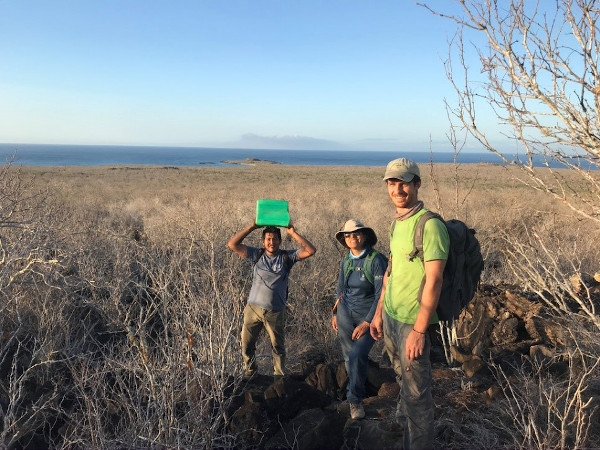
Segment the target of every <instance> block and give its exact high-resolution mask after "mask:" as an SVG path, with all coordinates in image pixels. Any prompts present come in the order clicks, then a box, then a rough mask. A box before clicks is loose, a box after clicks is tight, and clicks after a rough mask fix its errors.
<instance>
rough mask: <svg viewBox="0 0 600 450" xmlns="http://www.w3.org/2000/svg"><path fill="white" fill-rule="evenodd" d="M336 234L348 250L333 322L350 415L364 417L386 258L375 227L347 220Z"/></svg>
mask: <svg viewBox="0 0 600 450" xmlns="http://www.w3.org/2000/svg"><path fill="white" fill-rule="evenodd" d="M335 238H336V239H337V240H338V241H339V242H340V244H342V245H343V246H344V247H346V248H347V249H348V250H349V252H348V253H347V254H346V255H345V256H344V258H343V259H342V261H341V263H340V273H339V278H338V287H337V292H336V303H335V306H334V307H333V318H332V319H331V326H332V327H333V329H334V330H335V331H336V332H337V333H338V336H339V337H340V342H341V345H342V353H343V355H344V363H345V365H346V371H347V372H348V388H347V398H348V403H350V415H351V417H352V418H353V419H361V418H363V417H364V416H365V411H364V407H363V405H362V401H363V399H364V397H365V382H366V380H367V369H368V361H369V352H370V351H371V348H372V347H373V344H374V343H375V341H374V340H373V338H372V337H371V334H370V333H369V326H370V324H371V320H372V319H373V315H374V314H375V310H376V309H377V302H378V300H379V296H380V295H381V289H382V286H383V275H384V273H385V270H386V268H387V258H386V257H385V256H384V255H382V254H381V253H379V252H377V251H376V250H375V249H374V248H373V247H374V246H375V244H376V243H377V235H376V234H375V231H373V229H372V228H369V227H367V226H365V225H364V224H363V223H362V222H360V221H358V220H354V219H350V220H348V221H347V222H346V223H345V224H344V226H343V227H342V229H341V230H340V231H338V232H337V233H336V234H335Z"/></svg>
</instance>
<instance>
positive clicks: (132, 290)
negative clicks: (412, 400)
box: [0, 160, 600, 448]
mask: <svg viewBox="0 0 600 450" xmlns="http://www.w3.org/2000/svg"><path fill="white" fill-rule="evenodd" d="M420 167H421V173H422V175H423V176H422V179H423V187H422V189H421V191H420V192H419V195H420V197H422V198H423V200H424V202H425V205H426V207H428V208H429V209H432V210H434V211H438V212H440V213H441V214H442V216H443V217H445V218H446V219H450V218H458V219H461V220H463V221H465V222H466V223H467V224H468V225H469V226H471V227H473V228H475V229H476V231H477V237H478V239H479V241H480V242H481V245H482V253H483V255H484V258H485V261H486V266H485V270H484V274H483V280H482V286H481V289H480V292H479V293H478V295H477V297H476V299H475V300H474V301H473V303H472V304H471V305H470V306H469V309H468V310H467V311H466V312H465V313H464V315H463V317H461V321H460V322H459V323H458V325H457V327H456V330H455V334H454V335H451V334H448V333H447V330H446V331H445V330H444V329H443V328H442V329H441V330H440V333H438V334H437V336H438V338H439V342H438V351H437V353H436V358H435V364H434V378H435V380H436V381H435V386H434V398H435V402H436V406H437V409H436V425H435V429H436V437H435V442H436V445H437V446H438V447H451V448H473V447H478V448H498V447H504V448H506V447H510V448H513V447H519V446H527V445H525V444H523V443H527V442H530V441H528V440H527V439H528V435H527V433H532V432H533V433H537V435H538V436H543V439H545V441H544V442H545V443H546V446H547V447H548V448H555V447H563V448H568V447H598V446H600V427H599V426H598V420H600V416H599V413H598V407H599V406H600V403H599V399H600V367H599V363H598V357H599V356H600V344H599V342H600V339H598V338H599V327H598V315H597V311H598V308H599V307H600V275H599V274H598V273H599V272H600V266H599V263H598V261H600V247H599V246H598V245H597V242H598V241H599V240H600V239H599V238H600V231H599V230H598V228H597V227H596V226H595V225H594V224H593V223H590V222H588V221H585V220H581V219H580V218H578V217H576V216H575V215H574V214H573V213H572V212H570V210H568V209H567V208H566V207H565V206H563V205H562V204H561V203H558V202H554V201H552V200H551V199H549V198H548V197H547V196H546V195H545V194H544V193H541V192H539V191H537V190H536V189H533V188H532V187H528V186H526V185H525V184H523V183H521V182H519V181H517V178H518V177H519V175H520V172H519V171H518V169H516V168H505V167H502V166H497V165H490V164H468V165H467V164H465V165H461V166H454V165H451V164H435V165H433V166H429V165H427V164H420ZM542 174H543V176H544V177H546V180H547V181H548V183H552V180H553V179H554V175H553V174H552V173H551V172H549V171H548V172H544V171H542ZM559 175H560V177H563V178H567V179H569V180H570V181H571V182H572V183H571V185H572V186H573V187H574V189H577V186H578V185H579V184H578V183H579V181H578V180H577V178H576V177H575V176H572V174H570V173H569V172H567V171H559ZM592 176H594V175H592ZM382 177H383V168H371V167H355V166H346V167H325V166H321V167H308V166H287V165H280V164H272V162H270V161H254V160H250V162H248V161H241V164H240V165H235V166H232V167H212V166H210V167H209V166H203V167H198V168H190V167H174V166H173V167H171V166H168V167H135V166H126V167H123V166H118V167H60V168H48V167H16V166H15V167H8V168H7V167H4V168H3V169H2V170H0V184H1V185H2V191H1V192H2V194H1V195H2V196H3V197H2V198H3V201H2V202H1V203H0V237H1V240H0V297H1V298H0V408H1V409H2V412H3V420H2V423H1V424H0V447H2V446H6V447H9V448H10V447H15V448H24V447H72V446H74V447H98V448H114V447H151V446H154V447H189V448H214V447H218V448H246V447H253V448H256V447H258V448H292V447H295V448H309V447H311V446H312V447H313V448H315V447H318V446H319V445H320V446H321V447H327V448H340V447H342V446H343V445H346V446H351V447H352V446H354V445H358V446H361V445H362V446H363V447H365V446H368V444H370V445H371V446H373V442H372V441H370V442H367V441H361V440H360V439H367V438H368V436H378V438H379V439H380V442H379V444H380V446H382V447H385V446H386V445H388V444H389V445H393V442H401V431H399V430H398V427H397V426H395V425H394V418H393V415H394V414H393V412H394V409H395V404H396V401H395V396H397V389H396V387H397V386H396V383H395V381H394V379H393V376H392V375H391V374H390V369H389V363H388V362H387V361H386V358H385V356H384V355H383V354H382V349H383V348H382V345H381V344H380V343H379V344H377V345H376V346H375V348H374V350H373V351H372V353H371V355H372V357H373V363H372V370H370V375H369V392H370V398H369V399H367V401H366V402H365V407H366V410H367V416H368V417H369V416H370V417H371V418H377V419H378V420H371V421H369V420H366V421H350V420H349V419H348V411H347V409H348V408H347V404H346V403H344V402H343V399H344V392H345V391H344V373H345V372H344V369H343V363H342V364H340V361H341V351H340V348H339V343H338V342H337V340H336V337H335V335H334V334H333V332H332V331H331V329H330V325H329V321H330V311H331V307H332V305H333V297H334V291H335V284H336V281H337V274H338V269H339V262H340V260H341V258H342V256H343V255H344V252H345V250H344V249H343V248H341V246H340V245H339V243H337V241H336V239H335V238H334V235H335V233H336V231H338V230H339V228H340V227H341V226H342V224H343V223H344V222H345V221H346V220H347V219H349V218H356V219H360V220H362V221H363V222H365V223H367V224H369V226H370V227H372V228H373V229H374V230H375V232H376V233H377V236H378V238H379V242H378V245H377V248H378V249H380V251H384V252H386V251H387V248H388V247H387V246H388V242H389V237H388V233H389V226H390V221H391V220H392V218H393V213H394V211H393V208H392V205H391V203H390V201H389V199H388V197H387V192H386V188H385V185H384V183H383V181H382ZM261 198H275V199H285V200H288V201H289V202H290V213H291V216H292V221H293V223H294V226H295V227H297V229H298V230H299V231H300V232H301V233H302V235H303V236H306V237H307V238H308V239H309V240H310V241H311V242H313V243H314V244H315V246H316V247H317V254H316V255H315V256H314V257H313V258H310V259H309V260H307V261H306V262H305V263H303V264H301V265H298V267H295V268H294V269H293V273H292V277H291V278H290V300H289V314H288V319H287V324H286V333H287V335H286V347H287V356H288V369H289V371H290V375H289V377H286V378H285V379H283V380H278V381H275V382H273V380H272V379H271V377H270V376H269V374H270V362H271V350H270V348H269V345H268V339H265V338H264V337H263V338H261V341H260V344H259V346H258V349H257V354H258V355H259V356H258V364H259V371H260V372H261V373H262V374H263V375H261V376H260V377H258V378H257V379H256V380H253V381H252V382H251V383H247V382H244V381H243V379H242V376H241V375H242V370H241V356H240V349H239V330H240V324H241V312H242V309H243V306H244V302H245V301H246V298H247V294H248V290H249V288H250V277H249V271H250V270H251V268H250V266H249V265H248V264H247V263H246V262H245V261H242V260H240V259H239V258H237V257H236V256H235V255H233V254H231V252H229V251H227V249H226V242H227V239H228V238H229V237H230V236H232V235H233V234H234V233H235V232H236V231H238V230H239V229H241V228H243V227H244V226H246V225H249V224H250V223H251V221H252V220H253V219H254V213H255V206H256V201H257V200H258V199H261ZM247 243H248V244H249V245H255V246H258V245H259V243H260V233H259V232H254V233H252V234H251V235H250V236H249V237H248V238H247ZM292 244H293V243H292V242H290V241H289V240H287V239H284V242H283V244H282V247H283V248H292V247H293V245H292ZM595 276H596V277H597V278H594V277H595ZM399 433H400V435H399ZM319 439H321V440H319ZM323 439H330V440H329V441H324V440H323ZM389 445H388V446H389Z"/></svg>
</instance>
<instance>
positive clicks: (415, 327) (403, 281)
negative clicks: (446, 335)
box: [371, 158, 450, 450]
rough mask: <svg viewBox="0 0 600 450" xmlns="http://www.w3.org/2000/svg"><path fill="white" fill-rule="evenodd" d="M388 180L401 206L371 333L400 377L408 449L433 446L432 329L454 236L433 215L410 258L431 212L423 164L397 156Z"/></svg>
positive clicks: (387, 171) (398, 209) (395, 200)
mask: <svg viewBox="0 0 600 450" xmlns="http://www.w3.org/2000/svg"><path fill="white" fill-rule="evenodd" d="M384 181H385V182H386V184H387V189H388V194H389V196H390V199H391V200H392V203H393V204H394V206H395V207H396V218H395V221H396V223H395V224H394V227H393V230H394V231H393V235H392V236H391V239H390V253H391V257H390V261H389V265H388V270H387V272H386V275H385V277H384V280H383V289H382V292H381V296H380V298H379V304H378V306H377V310H376V312H375V317H374V318H373V320H372V322H371V335H372V336H373V338H374V339H376V340H381V339H382V338H383V339H384V342H385V347H386V350H387V352H388V354H389V356H390V360H391V361H392V365H393V367H394V370H395V372H396V374H397V376H398V379H399V383H400V386H401V395H400V405H399V412H400V414H401V416H403V421H404V449H405V450H406V449H419V448H432V447H433V435H434V433H433V432H434V430H433V398H432V395H431V385H432V377H431V362H430V359H429V352H430V348H431V341H430V338H429V335H428V332H427V331H428V328H429V325H431V324H433V323H437V321H438V320H437V315H436V313H435V310H436V307H437V303H438V299H439V296H440V292H441V288H442V280H443V273H444V267H445V265H446V260H447V259H448V251H449V248H450V239H449V237H448V230H447V229H446V226H445V225H444V223H443V222H442V221H441V220H439V219H437V218H432V219H430V220H428V221H427V222H426V224H425V229H424V233H423V255H420V256H419V257H414V258H410V256H409V254H410V253H411V252H412V251H413V249H414V233H415V229H416V226H417V223H418V221H419V218H420V217H421V216H422V215H423V214H425V213H426V212H427V210H426V209H425V208H424V206H423V202H422V201H420V200H419V196H418V194H419V188H420V187H421V174H420V171H419V167H418V166H417V165H416V164H415V163H414V162H412V161H410V160H408V159H405V158H399V159H395V160H393V161H391V162H390V163H389V164H388V165H387V168H386V171H385V176H384Z"/></svg>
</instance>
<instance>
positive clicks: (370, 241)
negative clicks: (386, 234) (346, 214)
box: [335, 219, 377, 248]
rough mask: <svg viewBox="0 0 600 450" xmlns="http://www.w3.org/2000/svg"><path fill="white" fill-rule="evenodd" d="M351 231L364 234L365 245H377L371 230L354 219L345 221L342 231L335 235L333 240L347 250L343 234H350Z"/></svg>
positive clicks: (375, 237)
mask: <svg viewBox="0 0 600 450" xmlns="http://www.w3.org/2000/svg"><path fill="white" fill-rule="evenodd" d="M353 231H362V232H363V233H364V234H365V236H366V237H367V240H366V242H365V244H366V245H369V246H371V247H373V246H374V245H375V244H377V235H376V234H375V232H374V231H373V228H369V227H367V226H365V225H364V224H363V223H362V222H361V221H360V220H356V219H350V220H347V221H346V223H345V224H344V226H343V227H342V229H341V230H340V231H338V232H337V233H335V238H336V239H337V240H338V242H339V243H340V244H342V245H343V246H344V247H346V248H349V247H348V245H347V244H346V239H345V238H344V233H352V232H353Z"/></svg>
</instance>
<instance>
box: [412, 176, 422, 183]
mask: <svg viewBox="0 0 600 450" xmlns="http://www.w3.org/2000/svg"><path fill="white" fill-rule="evenodd" d="M410 182H411V183H413V184H416V183H420V182H421V177H420V176H419V175H415V176H414V177H413V179H412V180H411V181H410Z"/></svg>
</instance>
